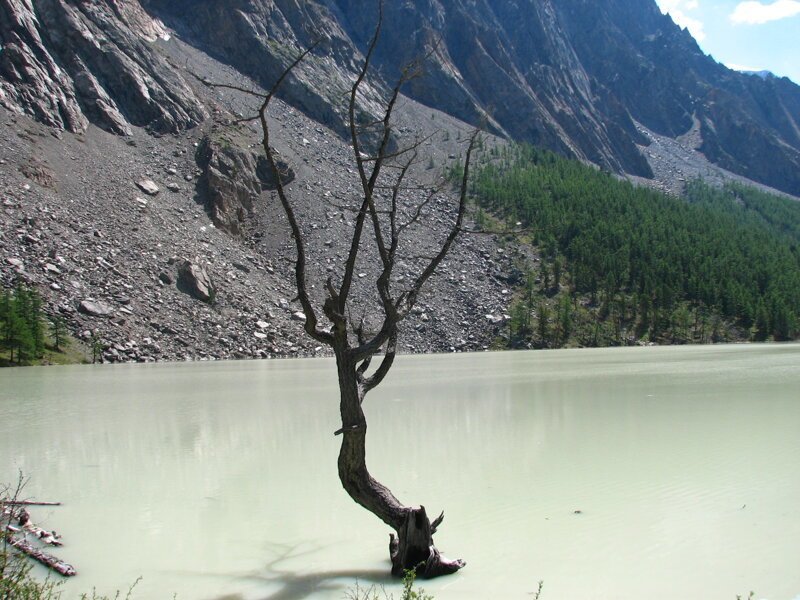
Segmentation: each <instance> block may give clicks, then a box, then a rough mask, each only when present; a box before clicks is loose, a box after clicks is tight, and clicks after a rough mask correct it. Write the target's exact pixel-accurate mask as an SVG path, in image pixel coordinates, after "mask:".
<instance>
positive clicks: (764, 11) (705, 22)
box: [656, 0, 800, 84]
mask: <svg viewBox="0 0 800 600" xmlns="http://www.w3.org/2000/svg"><path fill="white" fill-rule="evenodd" d="M656 2H658V5H659V7H660V8H661V11H662V12H665V13H669V15H670V16H671V17H672V20H673V21H675V22H676V23H677V24H678V25H680V26H681V27H685V28H687V29H688V30H689V31H690V32H691V34H692V35H693V36H694V38H695V39H696V40H697V43H698V44H699V45H700V48H702V49H703V51H704V52H705V53H706V54H710V55H711V56H713V57H714V58H715V59H716V60H717V61H718V62H721V63H723V64H725V65H727V66H729V67H730V68H732V69H738V70H752V71H761V70H767V71H772V72H773V73H775V74H776V75H778V76H785V77H789V78H790V79H791V80H792V81H794V82H795V83H797V84H800V0H761V1H759V0H744V1H743V0H656Z"/></svg>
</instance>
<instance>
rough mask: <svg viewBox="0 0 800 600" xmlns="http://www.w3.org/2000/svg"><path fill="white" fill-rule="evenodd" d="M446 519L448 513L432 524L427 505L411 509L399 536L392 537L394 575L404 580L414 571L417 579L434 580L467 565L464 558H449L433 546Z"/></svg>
mask: <svg viewBox="0 0 800 600" xmlns="http://www.w3.org/2000/svg"><path fill="white" fill-rule="evenodd" d="M443 520H444V513H442V514H441V515H440V516H439V517H438V518H437V519H436V520H435V521H434V522H433V523H431V522H430V520H429V519H428V515H427V513H426V512H425V507H424V506H420V507H419V508H409V509H408V510H407V512H406V515H405V519H404V521H403V525H402V526H401V528H400V529H398V531H397V535H394V534H391V535H390V536H389V555H390V556H391V559H392V575H394V576H395V577H403V576H404V575H405V573H406V571H411V570H413V571H414V572H415V573H416V575H417V577H420V578H423V579H431V578H433V577H439V576H441V575H450V574H452V573H455V572H456V571H458V570H459V569H461V568H462V567H464V566H466V564H467V563H466V562H464V561H463V560H461V559H456V560H450V559H448V558H446V557H445V556H443V555H442V554H441V552H439V550H437V549H436V546H434V545H433V534H434V533H436V529H437V527H438V526H439V525H441V523H442V521H443Z"/></svg>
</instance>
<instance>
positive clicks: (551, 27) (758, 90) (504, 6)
mask: <svg viewBox="0 0 800 600" xmlns="http://www.w3.org/2000/svg"><path fill="white" fill-rule="evenodd" d="M327 4H328V6H329V7H330V8H331V11H332V13H333V14H334V15H336V17H337V18H338V19H339V20H340V21H341V22H342V23H343V24H344V26H345V29H346V30H347V31H348V32H349V33H350V34H351V36H352V38H353V39H354V40H356V43H357V44H359V45H361V46H363V45H364V43H365V40H366V39H368V36H369V33H370V32H371V30H372V28H373V27H374V23H375V11H372V14H370V11H364V9H363V3H361V2H356V1H355V0H327ZM385 20H386V26H385V28H384V31H385V35H384V39H383V45H382V50H381V53H380V55H379V57H380V60H381V61H382V62H383V64H384V65H385V66H386V67H387V69H389V68H390V67H391V65H396V64H397V61H398V57H400V58H403V59H405V60H409V59H410V58H411V57H413V56H415V55H418V54H420V53H421V52H423V51H424V49H425V48H430V47H431V44H432V43H433V42H432V40H434V39H441V40H442V44H441V46H440V48H439V50H438V51H437V52H436V54H435V57H434V59H433V61H432V63H433V64H432V65H431V66H430V68H429V70H428V75H429V76H428V77H426V78H424V79H420V80H419V81H418V82H415V84H414V85H413V86H411V87H410V90H409V91H410V94H411V95H412V96H414V97H415V98H417V99H418V100H420V101H422V102H424V103H426V104H429V105H432V106H436V107H438V108H441V109H443V110H446V111H448V112H450V113H451V114H454V115H456V116H458V117H459V118H462V119H464V120H467V121H471V122H476V121H477V120H478V119H479V118H480V115H482V114H484V113H488V114H489V115H490V116H491V119H490V122H491V123H494V124H495V125H496V127H497V128H498V129H500V130H502V131H505V132H506V133H508V134H509V135H510V136H511V137H513V138H516V139H522V140H527V141H532V142H534V143H541V144H544V145H546V146H549V147H551V148H555V149H558V150H560V151H562V152H567V153H571V154H573V155H575V156H578V157H580V158H585V159H588V160H591V161H592V162H594V163H596V164H598V165H600V166H602V167H604V168H608V169H611V170H614V171H625V172H628V173H631V174H638V175H645V176H647V175H649V174H650V171H649V167H648V166H647V163H646V162H645V160H644V159H643V157H642V156H641V153H640V152H639V150H638V148H637V147H636V145H637V144H639V145H641V144H643V143H645V142H644V140H643V139H641V138H640V137H639V134H638V133H637V130H636V127H635V125H634V120H635V121H638V122H639V123H641V124H642V125H644V126H645V127H647V128H648V129H650V130H652V131H654V132H656V133H659V134H662V135H667V136H670V137H677V136H680V135H682V134H685V133H687V132H688V131H690V130H692V128H693V127H697V125H698V124H699V130H700V133H701V135H702V142H701V144H700V145H699V146H698V149H699V150H701V151H702V152H704V153H705V155H706V156H707V157H708V158H709V159H710V160H711V161H712V162H715V163H717V164H719V165H720V166H722V167H724V168H726V169H729V170H731V171H733V172H736V173H739V174H741V175H744V176H746V177H748V178H750V179H753V180H755V181H759V182H762V183H766V184H768V185H771V186H773V187H776V188H779V189H782V190H785V191H787V192H790V193H793V194H795V195H798V194H800V87H798V86H797V85H795V84H793V83H792V82H791V81H789V80H788V79H778V78H774V77H768V78H766V79H764V78H760V77H752V76H749V75H744V74H740V73H737V72H734V71H731V70H730V69H728V68H726V67H724V66H722V65H720V64H718V63H716V62H715V61H714V60H713V59H712V58H710V57H708V56H706V55H704V54H703V53H702V51H701V50H700V49H699V47H698V46H697V44H696V43H695V41H694V40H693V39H692V38H691V36H690V35H689V34H688V33H687V32H685V31H682V30H681V29H680V28H678V27H677V26H676V25H675V24H674V23H673V22H672V20H671V18H670V17H668V16H665V15H662V14H661V12H660V11H659V9H658V7H657V6H656V3H655V2H653V1H649V0H648V1H644V2H635V3H631V2H628V1H623V0H603V1H600V2H597V1H595V0H558V1H556V0H519V1H517V2H490V1H489V0H418V1H416V2H396V3H391V4H387V6H386V10H385Z"/></svg>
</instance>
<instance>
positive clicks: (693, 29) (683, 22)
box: [658, 0, 794, 42]
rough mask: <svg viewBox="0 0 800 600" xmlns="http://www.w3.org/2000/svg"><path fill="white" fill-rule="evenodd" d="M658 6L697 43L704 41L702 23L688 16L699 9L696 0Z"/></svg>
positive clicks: (677, 0) (663, 0)
mask: <svg viewBox="0 0 800 600" xmlns="http://www.w3.org/2000/svg"><path fill="white" fill-rule="evenodd" d="M780 1H783V0H780ZM789 1H794V0H789ZM658 5H659V7H660V8H661V12H663V13H665V14H669V16H671V17H672V20H673V21H675V23H676V24H677V25H678V26H679V27H683V28H685V29H688V30H689V33H691V34H692V37H693V38H694V39H696V40H697V41H698V42H702V41H703V40H704V39H706V32H705V30H704V29H703V22H702V21H700V20H699V19H696V18H694V17H692V16H691V15H689V14H688V13H689V12H691V11H693V10H697V9H698V8H699V7H700V3H699V2H698V0H659V1H658Z"/></svg>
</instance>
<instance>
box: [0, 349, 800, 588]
mask: <svg viewBox="0 0 800 600" xmlns="http://www.w3.org/2000/svg"><path fill="white" fill-rule="evenodd" d="M365 405H366V412H367V418H368V421H369V434H368V438H367V444H368V464H369V465H370V470H371V472H372V474H373V475H374V476H375V477H376V478H377V479H379V480H380V481H382V482H383V483H385V484H386V485H388V486H389V487H390V488H391V489H392V490H393V491H394V493H395V495H397V496H398V498H399V499H400V500H401V501H404V502H407V503H409V504H424V505H425V506H426V508H427V509H428V512H429V513H435V514H438V513H439V512H440V511H441V510H445V514H446V518H445V521H444V524H443V525H442V527H441V528H440V531H439V533H438V535H437V536H436V542H437V546H438V547H439V548H440V549H441V550H442V551H443V552H444V553H445V554H446V555H448V556H453V557H462V558H464V559H465V560H466V561H467V567H466V568H465V569H464V570H462V571H461V572H459V573H458V574H456V575H454V576H452V577H449V578H443V579H439V580H434V581H430V582H423V587H424V588H425V589H426V590H427V591H428V592H429V593H433V594H434V595H435V597H436V599H437V600H447V599H464V598H467V599H471V598H474V599H488V598H498V599H514V598H519V599H520V600H523V599H530V598H531V597H532V596H531V592H534V591H535V590H536V588H537V584H538V582H539V581H540V580H541V581H544V590H543V594H542V600H572V599H575V600H585V599H611V598H613V599H616V600H641V599H649V600H654V599H662V598H663V599H669V600H673V599H678V598H680V599H683V600H695V599H698V600H699V599H703V600H712V599H716V598H719V599H723V600H735V598H736V595H737V594H742V595H744V596H746V595H747V594H748V593H749V591H750V590H756V591H757V593H758V595H757V596H756V597H757V598H766V599H768V600H796V599H798V598H800V345H797V344H789V345H731V346H698V347H666V348H624V349H602V350H566V351H548V352H544V351H535V352H513V353H511V352H508V353H485V354H471V355H439V356H403V357H400V358H399V359H398V361H397V363H396V364H395V368H394V369H393V370H392V372H391V374H390V375H389V377H388V378H387V380H386V381H385V382H384V384H383V386H381V387H380V388H378V389H377V390H375V391H374V392H372V393H371V394H370V395H369V396H368V397H367V400H366V402H365ZM339 426H340V423H339V421H338V397H337V389H336V381H335V373H334V366H333V362H332V361H330V360H327V359H314V360H293V361H261V362H225V363H193V364H157V365H131V366H125V365H121V366H102V367H92V366H80V367H66V368H59V367H50V368H31V369H7V370H2V371H0V480H2V481H7V482H10V481H13V480H14V479H15V478H16V475H17V472H18V470H21V471H22V472H23V473H25V475H27V476H28V477H29V478H30V481H29V483H28V484H27V487H26V489H25V495H27V496H29V497H31V496H32V497H35V498H37V499H40V500H57V501H61V502H63V503H64V506H62V507H57V508H36V509H32V511H31V512H32V514H33V517H34V519H35V520H36V521H38V522H39V523H40V524H41V525H43V526H45V527H47V528H51V529H56V530H58V531H59V532H60V533H62V534H63V536H64V541H65V545H64V547H63V548H61V549H58V550H57V553H58V555H59V556H62V557H63V558H64V559H65V560H67V562H70V563H71V564H73V565H74V566H75V567H76V568H77V569H78V572H79V575H78V576H77V577H75V578H73V579H72V580H70V581H69V582H68V583H67V584H66V586H65V590H66V597H69V598H72V597H77V595H78V594H79V593H80V592H83V591H89V590H91V588H92V587H96V588H97V590H98V592H101V593H110V592H113V591H114V590H116V589H122V590H123V591H124V590H127V589H128V587H129V586H130V585H131V584H132V583H133V582H134V581H136V580H137V578H139V577H141V578H142V579H141V581H140V582H139V583H138V584H137V586H136V588H135V593H134V596H133V597H134V598H135V599H142V598H143V599H151V598H172V597H173V594H177V598H178V599H179V600H195V599H198V600H206V599H208V600H212V599H222V598H225V599H227V600H233V599H238V598H242V599H247V600H249V599H258V600H265V599H272V600H290V599H299V598H319V599H322V598H326V599H327V598H330V599H341V598H344V597H345V590H346V589H347V588H348V587H350V586H352V585H354V583H355V582H356V580H358V581H359V585H361V586H362V587H364V586H369V585H371V584H374V583H376V584H379V585H380V584H384V585H386V586H387V588H386V589H387V591H388V592H393V593H394V594H395V596H397V595H398V592H397V590H398V587H397V585H396V584H395V583H393V582H391V581H390V580H388V579H386V577H385V574H386V573H387V572H388V569H389V564H388V549H387V548H388V533H389V532H388V529H387V528H386V526H385V525H383V523H381V522H380V521H379V520H378V519H377V518H375V517H373V516H372V515H370V514H369V513H367V512H365V511H364V510H363V509H361V508H360V507H358V506H357V505H355V504H354V503H353V502H352V501H351V500H350V499H349V498H348V497H347V495H346V494H345V492H344V491H343V490H342V488H341V485H340V484H339V481H338V478H337V473H336V457H337V453H338V442H339V438H337V437H334V435H333V432H334V431H335V430H336V429H338V428H339Z"/></svg>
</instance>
